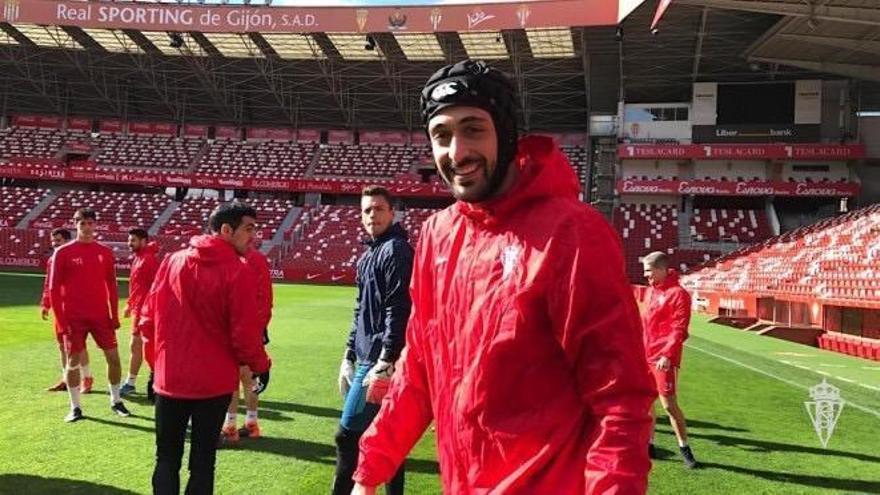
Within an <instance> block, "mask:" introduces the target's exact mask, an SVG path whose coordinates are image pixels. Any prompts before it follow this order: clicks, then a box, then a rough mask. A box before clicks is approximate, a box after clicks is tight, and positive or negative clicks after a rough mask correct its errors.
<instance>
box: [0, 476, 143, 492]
mask: <svg viewBox="0 0 880 495" xmlns="http://www.w3.org/2000/svg"><path fill="white" fill-rule="evenodd" d="M0 487H2V488H0V490H2V492H3V493H22V494H24V493H27V494H35V495H38V494H44V495H49V494H52V495H73V494H83V495H85V494H89V495H91V494H95V493H100V494H101V495H138V494H137V492H133V491H131V490H123V489H122V488H116V487H113V486H109V485H102V484H99V483H92V482H89V481H81V480H71V479H66V478H44V477H42V476H33V475H30V474H16V473H13V474H0Z"/></svg>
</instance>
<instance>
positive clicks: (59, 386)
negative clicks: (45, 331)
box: [40, 228, 94, 394]
mask: <svg viewBox="0 0 880 495" xmlns="http://www.w3.org/2000/svg"><path fill="white" fill-rule="evenodd" d="M51 239H52V240H51V242H52V252H53V254H54V252H55V251H56V250H57V249H58V248H60V247H61V246H63V245H65V244H67V243H68V242H70V239H71V235H70V231H69V230H67V229H64V228H57V229H55V230H53V231H52V234H51ZM51 272H52V256H51V255H50V256H49V258H48V259H46V278H45V279H44V280H43V296H42V298H41V299H40V317H41V318H42V319H43V321H46V320H47V319H49V311H51V310H52V294H51V292H50V291H49V277H50V274H51ZM54 326H55V340H56V341H58V351H59V353H60V354H61V380H60V381H59V382H58V383H56V384H55V385H52V386H51V387H49V388H47V389H46V391H47V392H66V391H67V382H66V376H67V353H65V352H64V334H63V332H62V331H61V327H60V326H59V325H58V322H57V321H55V325H54ZM79 367H80V369H81V370H82V373H83V380H82V386H80V390H81V393H84V394H87V393H89V392H91V391H92V384H93V383H94V378H92V371H91V370H90V369H89V351H88V350H87V349H85V348H83V351H82V355H81V356H80V366H79Z"/></svg>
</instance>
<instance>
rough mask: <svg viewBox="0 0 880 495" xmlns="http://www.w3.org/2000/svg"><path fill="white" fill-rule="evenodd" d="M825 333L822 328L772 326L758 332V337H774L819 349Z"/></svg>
mask: <svg viewBox="0 0 880 495" xmlns="http://www.w3.org/2000/svg"><path fill="white" fill-rule="evenodd" d="M823 332H824V330H822V329H821V328H813V327H797V326H794V327H787V326H782V325H771V326H769V327H767V328H765V329H764V330H761V331H760V332H758V335H762V336H765V337H774V338H777V339H782V340H787V341H789V342H795V343H798V344H804V345H808V346H811V347H819V336H820V335H822V333H823Z"/></svg>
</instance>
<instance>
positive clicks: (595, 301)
mask: <svg viewBox="0 0 880 495" xmlns="http://www.w3.org/2000/svg"><path fill="white" fill-rule="evenodd" d="M516 101H517V99H516V96H515V92H514V90H513V86H512V84H511V83H510V81H509V80H508V79H507V78H506V76H504V75H503V74H501V73H500V72H499V71H497V70H495V69H492V68H490V67H488V66H486V65H485V64H484V63H482V62H473V61H464V62H460V63H457V64H455V65H451V66H447V67H444V68H443V69H441V70H439V71H438V72H437V73H435V74H434V75H433V76H432V77H431V78H430V79H429V80H428V83H427V85H426V87H425V89H424V90H423V91H422V104H421V105H422V116H423V119H424V122H425V123H426V124H427V132H428V135H429V138H430V140H431V147H432V150H433V155H434V161H435V163H436V166H437V170H438V172H439V173H440V176H441V177H442V178H443V180H444V181H445V182H446V183H447V184H449V186H450V188H451V190H452V194H453V196H455V198H456V199H457V200H458V201H457V202H456V203H455V204H453V205H452V206H450V207H449V208H447V209H445V210H443V211H441V212H439V213H437V214H435V215H433V216H432V217H431V218H429V219H428V220H427V221H426V222H425V224H424V226H423V229H422V235H421V237H420V239H419V242H418V248H417V249H416V260H415V265H414V268H413V274H412V284H411V289H410V292H411V294H412V304H413V306H412V314H411V316H410V320H409V325H408V328H407V335H406V346H405V348H404V350H403V355H402V356H401V358H400V359H399V360H398V363H399V368H398V369H397V371H396V372H395V373H394V375H393V378H392V381H391V387H390V390H389V391H388V394H387V395H386V397H385V399H384V400H383V403H382V408H381V410H380V412H379V415H378V417H377V418H376V420H375V421H374V422H373V423H372V424H371V426H370V427H369V429H368V430H367V431H366V433H365V434H364V436H363V438H362V440H361V443H360V450H361V455H360V461H359V465H358V469H357V471H356V472H355V474H354V480H355V481H356V482H357V485H356V487H355V491H354V492H353V493H365V494H370V493H375V487H376V486H377V485H379V484H382V483H385V482H387V481H388V480H389V479H391V477H392V476H393V475H394V473H395V471H396V470H397V469H398V466H400V464H401V462H402V461H403V459H404V457H405V456H406V454H407V453H408V452H409V450H410V449H411V448H412V446H413V445H414V444H415V443H416V442H417V441H418V439H419V437H420V436H421V435H422V433H423V432H424V430H425V429H426V428H427V427H428V425H429V424H430V423H431V421H432V420H433V421H434V422H435V425H436V432H437V456H438V460H439V463H440V476H441V478H442V482H443V491H444V493H449V494H473V493H486V494H488V493H524V494H525V493H528V494H563V493H564V494H576V493H580V494H584V493H590V494H593V493H609V494H610V493H625V494H639V493H645V491H646V489H647V479H648V472H649V470H650V466H651V464H650V461H649V460H648V453H647V445H648V437H649V435H650V428H651V419H650V414H649V408H650V405H651V403H652V401H653V400H654V390H653V387H652V383H651V379H650V374H649V371H648V367H647V364H646V362H645V357H644V347H643V343H642V338H641V328H640V324H639V315H638V308H637V307H636V303H635V299H634V298H633V296H632V291H631V289H630V286H629V283H628V281H627V279H626V276H625V274H624V262H623V255H622V249H621V245H620V241H619V239H618V238H617V237H616V235H615V234H614V232H613V231H612V229H611V227H610V226H609V224H608V222H607V221H606V220H605V219H604V218H602V217H601V216H600V215H599V214H598V213H597V212H596V211H595V210H593V209H592V208H591V207H589V206H587V205H585V204H583V203H581V202H579V201H578V199H577V195H578V192H579V187H578V183H577V179H576V177H575V174H574V171H573V169H572V166H571V164H570V163H569V162H568V160H567V159H566V158H565V156H564V155H563V154H562V152H561V151H560V150H559V149H558V148H557V147H556V145H555V144H554V143H553V141H552V140H551V139H550V138H545V137H536V136H533V137H526V138H523V139H522V140H518V138H517V130H516V122H517V116H516Z"/></svg>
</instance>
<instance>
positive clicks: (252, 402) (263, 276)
mask: <svg viewBox="0 0 880 495" xmlns="http://www.w3.org/2000/svg"><path fill="white" fill-rule="evenodd" d="M244 259H245V261H246V262H247V265H248V267H250V268H251V270H253V271H254V274H255V275H256V277H257V314H256V318H257V322H258V324H259V326H260V328H262V329H263V345H265V344H268V343H269V321H270V320H271V319H272V275H271V273H270V272H269V260H268V259H267V258H266V255H264V254H263V253H261V252H260V250H259V249H257V248H255V247H253V246H252V247H251V248H250V249H249V250H248V252H247V254H246V255H245V256H244ZM252 375H253V372H252V371H251V369H250V368H248V367H247V366H242V367H241V370H240V379H241V386H242V389H244V397H245V407H246V408H247V416H245V421H244V426H242V427H241V429H237V428H238V426H237V422H236V418H237V416H238V400H239V398H238V393H237V392H236V393H233V394H232V400H230V401H229V408H228V409H227V410H226V421H225V423H224V424H223V429H222V430H221V431H220V441H221V444H224V445H225V444H227V443H228V444H234V443H235V442H238V440H239V438H240V437H247V438H260V425H259V422H258V413H257V410H258V409H257V408H258V407H259V398H258V396H257V394H256V393H254V391H253V384H252V383H251V381H252V380H251V376H252Z"/></svg>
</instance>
